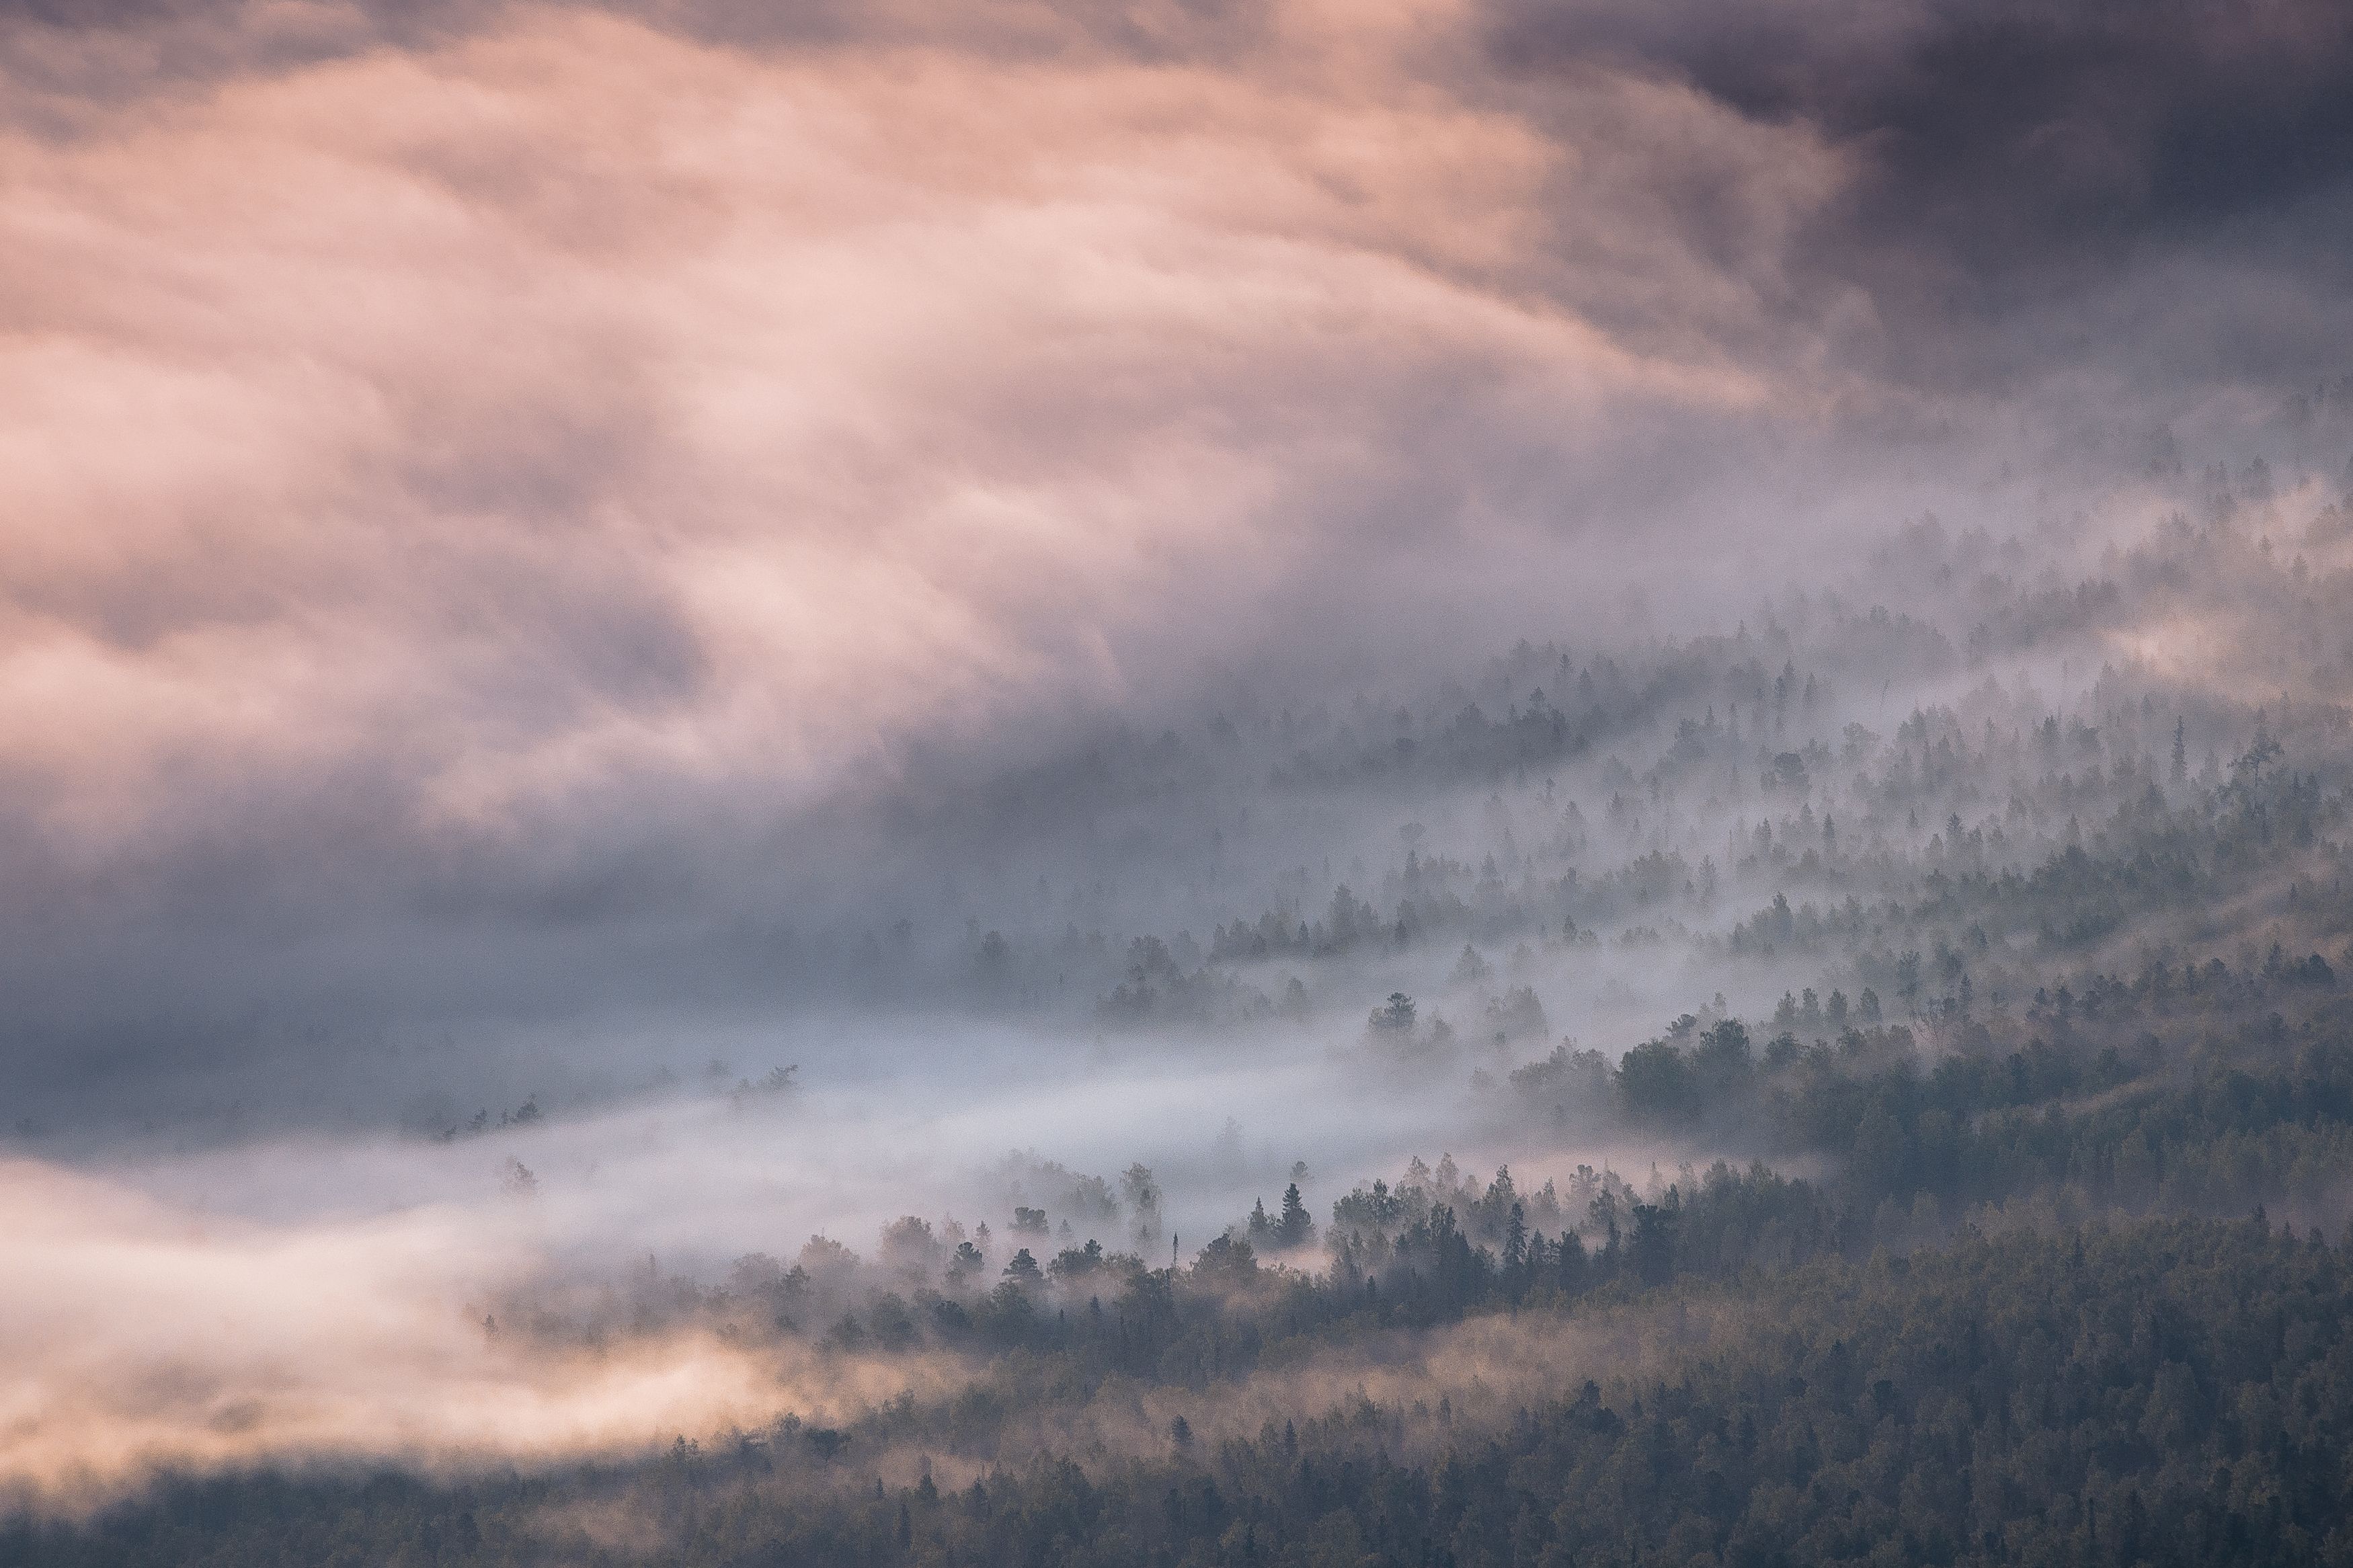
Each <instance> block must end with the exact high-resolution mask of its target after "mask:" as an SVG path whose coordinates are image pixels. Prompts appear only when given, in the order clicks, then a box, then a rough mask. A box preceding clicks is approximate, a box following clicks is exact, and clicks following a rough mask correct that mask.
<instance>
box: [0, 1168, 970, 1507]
mask: <svg viewBox="0 0 2353 1568" xmlns="http://www.w3.org/2000/svg"><path fill="white" fill-rule="evenodd" d="M313 1174H319V1173H313ZM0 1204H5V1211H6V1225H7V1230H8V1234H9V1237H10V1283H9V1289H8V1292H7V1295H6V1299H5V1303H0V1344H4V1345H5V1348H6V1352H7V1354H8V1355H9V1357H10V1361H11V1364H12V1366H13V1367H15V1368H16V1371H15V1372H13V1373H11V1376H10V1379H9V1383H8V1387H7V1389H6V1391H5V1394H0V1489H5V1490H6V1491H7V1492H8V1493H9V1494H11V1495H12V1496H13V1497H14V1498H15V1500H18V1501H24V1502H32V1503H37V1504H39V1505H42V1506H76V1505H78V1504H79V1503H81V1502H84V1501H88V1500H97V1499H102V1498H104V1497H106V1496H108V1495H110V1494H111V1493H113V1492H115V1491H117V1490H118V1489H121V1488H122V1487H124V1486H126V1485H129V1484H133V1483H136V1482H137V1481H139V1480H141V1479H144V1478H146V1477H148V1476H151V1475H153V1474H154V1473H156V1472H159V1471H167V1470H184V1469H188V1468H216V1467H232V1468H235V1467H246V1466H251V1465H256V1464H260V1463H265V1462H270V1461H287V1460H290V1461H295V1462H304V1463H307V1462H312V1461H322V1462H334V1461H342V1460H348V1461H375V1460H402V1461H407V1462H414V1463H419V1464H423V1465H427V1466H432V1467H439V1466H443V1465H448V1464H456V1463H461V1462H479V1461H484V1460H501V1459H526V1460H528V1459H540V1458H563V1457H585V1456H590V1455H617V1454H623V1453H628V1452H634V1451H638V1450H642V1449H646V1448H649V1447H653V1446H655V1445H658V1444H659V1443H660V1442H663V1441H666V1440H668V1439H670V1438H671V1437H673V1436H676V1435H677V1434H678V1433H679V1432H681V1431H704V1430H711V1429H714V1428H716V1427H717V1426H721V1425H723V1424H724V1423H726V1422H728V1421H730V1420H736V1419H741V1420H747V1421H765V1420H770V1419H773V1418H774V1416H775V1415H776V1412H777V1411H778V1410H779V1409H786V1408H796V1407H797V1408H802V1409H806V1410H807V1411H809V1412H811V1413H812V1414H816V1415H823V1414H825V1413H828V1412H837V1411H841V1410H845V1409H852V1408H858V1407H862V1405H864V1404H867V1403H871V1401H873V1400H875V1399H879V1398H884V1397H888V1396H890V1395H891V1394H892V1393H894V1392H896V1391H897V1390H898V1389H900V1388H902V1387H904V1386H906V1385H907V1384H908V1382H909V1381H910V1380H915V1381H922V1380H923V1379H924V1378H926V1377H927V1376H929V1375H930V1374H929V1373H928V1372H927V1370H926V1369H925V1368H924V1367H923V1365H921V1364H919V1363H905V1364H903V1365H901V1366H899V1367H896V1368H894V1369H892V1370H891V1371H889V1372H888V1373H880V1374H879V1375H878V1374H877V1373H875V1372H874V1370H873V1369H871V1368H865V1367H860V1366H859V1365H857V1364H854V1363H848V1362H844V1361H841V1360H840V1359H839V1358H835V1359H834V1360H832V1361H828V1363H826V1364H825V1365H824V1366H822V1367H819V1366H818V1365H817V1364H816V1363H815V1362H814V1360H813V1359H810V1358H807V1357H804V1358H802V1359H800V1360H799V1361H795V1360H794V1359H793V1358H792V1354H791V1351H790V1348H789V1347H785V1348H783V1349H778V1348H776V1347H770V1348H768V1349H767V1350H766V1351H765V1352H762V1353H759V1354H753V1353H747V1352H744V1351H743V1350H740V1349H738V1348H734V1347H731V1346H729V1345H727V1344H725V1343H723V1342H720V1341H719V1340H717V1339H715V1338H712V1337H711V1336H710V1335H708V1334H705V1333H700V1332H684V1333H680V1334H676V1335H655V1336H641V1337H638V1338H635V1339H630V1340H627V1341H622V1342H614V1343H611V1344H607V1345H604V1346H598V1347H576V1346H574V1347H556V1346H550V1345H547V1344H544V1343H542V1342H534V1341H533V1340H531V1339H529V1338H528V1337H527V1336H525V1335H522V1334H521V1333H510V1332H502V1331H501V1329H500V1327H499V1325H498V1323H497V1321H496V1318H495V1312H494V1310H491V1309H490V1308H489V1307H486V1305H485V1303H490V1302H494V1301H495V1300H497V1299H498V1298H499V1297H500V1296H501V1294H502V1293H503V1292H506V1291H508V1290H511V1289H512V1288H513V1287H514V1286H516V1285H517V1284H518V1283H519V1282H520V1281H522V1280H523V1279H527V1278H529V1277H530V1276H531V1274H532V1273H533V1270H534V1269H535V1268H537V1267H539V1264H540V1257H539V1254H538V1252H537V1250H536V1248H535V1247H534V1245H533V1237H532V1236H531V1231H530V1227H529V1226H528V1225H525V1224H521V1223H518V1222H517V1220H516V1218H515V1216H513V1215H512V1214H501V1213H498V1212H495V1211H483V1210H476V1211H471V1212H468V1211H462V1210H459V1209H457V1208H454V1207H450V1206H443V1205H437V1206H430V1207H414V1208H408V1209H405V1210H401V1211H398V1212H392V1213H386V1214H384V1215H376V1216H374V1217H370V1218H366V1219H353V1220H347V1221H344V1222H342V1223H313V1224H278V1225H265V1224H257V1223H254V1222H251V1221H248V1220H246V1219H243V1218H241V1217H238V1216H235V1215H227V1214H224V1213H222V1212H220V1211H219V1210H218V1209H217V1208H201V1209H200V1208H195V1207H191V1206H183V1205H167V1204H164V1203H162V1202H158V1201H156V1200H154V1199H152V1198H149V1197H147V1196H145V1195H143V1194H138V1193H136V1192H135V1191H132V1190H131V1189H129V1188H127V1187H126V1186H124V1185H121V1184H116V1183H112V1182H109V1181H105V1180H101V1179H99V1178H95V1177H90V1176H85V1175H80V1174H76V1173H66V1172H62V1171H59V1170H58V1169H56V1168H53V1167H46V1166H40V1165H35V1164H31V1163H26V1162H21V1161H16V1162H10V1163H8V1164H7V1165H6V1166H5V1168H0Z"/></svg>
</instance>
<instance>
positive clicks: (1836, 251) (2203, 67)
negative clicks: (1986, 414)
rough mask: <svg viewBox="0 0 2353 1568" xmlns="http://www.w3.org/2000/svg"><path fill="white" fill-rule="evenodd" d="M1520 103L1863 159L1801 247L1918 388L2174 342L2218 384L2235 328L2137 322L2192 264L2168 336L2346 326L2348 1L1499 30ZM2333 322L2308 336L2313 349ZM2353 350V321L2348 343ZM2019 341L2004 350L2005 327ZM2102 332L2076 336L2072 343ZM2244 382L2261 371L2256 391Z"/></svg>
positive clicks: (2351, 128) (1534, 15)
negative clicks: (1621, 115) (2288, 298)
mask: <svg viewBox="0 0 2353 1568" xmlns="http://www.w3.org/2000/svg"><path fill="white" fill-rule="evenodd" d="M1490 17H1491V26H1492V29H1493V30H1492V33H1491V35H1490V40H1489V49H1490V58H1492V60H1493V63H1494V65H1495V68H1496V69H1497V71H1498V72H1499V73H1500V75H1501V76H1502V77H1503V78H1504V79H1510V80H1516V81H1520V82H1524V83H1525V82H1538V83H1540V82H1542V81H1544V80H1545V79H1548V78H1558V77H1563V76H1567V77H1570V78H1573V77H1574V76H1575V74H1576V73H1577V72H1578V71H1580V70H1584V69H1588V68H1591V67H1593V66H1594V65H1595V64H1597V63H1606V64H1614V65H1618V66H1621V67H1624V68H1633V69H1639V70H1644V71H1650V72H1654V73H1657V74H1658V75H1660V76H1661V77H1662V78H1664V79H1672V80H1677V81H1682V82H1686V83H1689V84H1690V85H1691V86H1692V87H1694V89H1697V90H1699V91H1701V92H1704V93H1705V94H1706V95H1708V96H1709V97H1710V98H1711V99H1713V100H1715V101H1717V102H1720V103H1723V104H1725V106H1727V107H1728V108H1730V109H1731V110H1736V112H1738V113H1739V114H1741V115H1743V116H1746V117H1750V118H1753V119H1755V120H1757V121H1762V122H1767V123H1796V124H1804V125H1809V126H1813V127H1816V128H1818V129H1819V130H1820V132H1821V133H1822V134H1823V135H1824V136H1825V137H1826V138H1827V139H1828V140H1829V141H1830V142H1831V143H1832V144H1833V145H1835V146H1838V147H1840V148H1841V149H1846V150H1849V151H1851V152H1852V153H1853V154H1854V155H1855V157H1856V160H1857V164H1856V168H1857V174H1856V178H1855V179H1854V181H1853V182H1852V184H1851V185H1849V186H1848V187H1847V188H1846V189H1845V190H1844V191H1843V192H1842V193H1841V197H1840V199H1839V200H1838V201H1836V202H1834V203H1831V204H1828V205H1826V206H1825V207H1824V208H1823V209H1822V210H1821V211H1820V213H1818V214H1816V215H1814V216H1813V218H1812V219H1811V221H1810V226H1809V228H1808V232H1807V234H1806V235H1805V237H1804V238H1803V242H1802V244H1801V245H1800V247H1799V255H1800V256H1801V257H1802V258H1803V263H1804V266H1805V267H1806V268H1808V269H1810V271H1812V272H1814V273H1816V274H1818V275H1819V276H1818V278H1817V279H1816V280H1815V287H1814V288H1813V289H1811V290H1810V291H1808V292H1806V293H1805V294H1804V295H1803V296H1802V299H1801V301H1800V306H1799V308H1801V309H1802V308H1806V307H1807V306H1809V305H1819V304H1820V302H1821V301H1822V300H1824V299H1825V298H1826V297H1827V294H1828V292H1829V290H1830V289H1831V288H1833V287H1834V286H1835V285H1837V284H1841V283H1852V284H1854V285H1857V286H1860V287H1862V288H1863V289H1867V290H1868V291H1869V293H1870V295H1871V297H1872V299H1873V300H1874V302H1875V303H1876V304H1877V306H1878V308H1879V310H1881V312H1882V314H1883V321H1884V326H1885V334H1884V336H1883V338H1882V339H1880V340H1879V341H1877V342H1873V343H1869V344H1860V345H1857V346H1861V347H1864V348H1867V349H1870V350H1873V351H1875V352H1873V353H1870V356H1869V357H1870V360H1871V362H1872V363H1873V364H1874V365H1875V366H1877V367H1880V368H1882V369H1883V370H1884V371H1886V372H1888V373H1891V374H1895V375H1898V376H1906V377H1914V378H1926V379H1931V380H1933V379H1936V378H1937V377H1940V376H1947V375H1957V376H1959V378H1960V379H1961V380H1962V381H1963V382H1965V383H1970V384H1984V383H1985V382H1986V381H1987V379H1988V378H1992V379H1993V380H1995V381H1997V382H2003V383H2007V384H2010V385H2011V386H2013V387H2014V386H2015V385H2016V384H2017V383H2018V381H2019V379H2020V378H2021V377H2026V378H2031V377H2032V376H2033V375H2035V374H2038V373H2040V372H2042V371H2044V370H2046V369H2048V368H2050V363H2051V362H2052V360H2054V359H2059V358H2061V357H2063V356H2066V355H2069V354H2082V355H2091V356H2098V355H2102V354H2104V353H2113V352H2115V350H2116V348H2117V347H2118V345H2117V344H2116V342H2114V341H2113V340H2109V341H2106V342H2104V341H2103V338H2104V337H2105V334H2107V333H2110V332H2114V333H2116V334H2117V335H2119V336H2121V335H2124V334H2126V333H2128V332H2137V333H2141V334H2146V333H2147V332H2148V331H2150V330H2151V329H2152V328H2155V329H2156V330H2157V331H2159V332H2160V334H2161V335H2162V336H2164V337H2165V338H2166V339H2167V340H2168V342H2170V343H2173V344H2176V345H2178V346H2179V350H2180V352H2179V353H2177V354H2176V355H2174V356H2173V358H2172V360H2171V362H2170V363H2168V364H2166V365H2165V366H2164V367H2163V369H2164V370H2165V371H2166V373H2168V374H2171V375H2174V376H2181V375H2185V374H2187V375H2196V374H2200V372H2201V371H2209V370H2211V369H2213V368H2217V367H2215V366H2214V365H2213V362H2212V361H2211V360H2207V359H2203V358H2201V357H2200V356H2201V355H2205V354H2207V353H2211V351H2212V350H2213V349H2214V348H2215V347H2216V346H2217V342H2216V340H2217V339H2218V338H2220V337H2221V336H2222V335H2224V333H2223V332H2222V331H2217V332H2216V333H2214V334H2211V335H2210V334H2207V333H2204V332H2200V331H2195V330H2190V331H2181V330H2180V329H2179V327H2177V326H2176V325H2175V324H2174V323H2172V322H2163V323H2158V322H2153V321H2150V320H2149V319H2148V315H2147V313H2135V312H2130V311H2118V310H2114V309H2113V307H2114V306H2115V304H2116V300H2117V299H2118V297H2119V296H2126V295H2129V294H2130V293H2131V290H2132V287H2133V284H2134V282H2135V280H2136V279H2138V278H2140V277H2142V276H2144V275H2146V274H2147V272H2149V271H2150V270H2151V269H2155V268H2163V267H2165V266H2167V265H2168V264H2169V263H2173V262H2178V261H2179V260H2180V259H2182V258H2190V259H2192V260H2194V261H2196V262H2198V263H2199V264H2200V265H2201V266H2202V267H2203V268H2206V271H2205V273H2204V276H2203V282H2202V286H2200V285H2194V284H2188V283H2186V282H2184V281H2179V280H2177V282H2176V284H2175V288H2174V289H2173V290H2170V291H2169V294H2170V295H2171V297H2170V298H2168V301H2167V303H2166V307H2165V308H2166V310H2167V311H2168V313H2174V312H2179V311H2183V310H2192V311H2196V312H2200V313H2202V314H2205V315H2208V316H2210V317H2211V318H2212V319H2214V320H2215V321H2217V322H2218V323H2222V322H2228V323H2231V324H2232V326H2249V327H2253V329H2254V330H2256V331H2261V330H2262V328H2261V325H2260V323H2258V322H2256V321H2253V319H2252V318H2253V316H2254V315H2255V314H2257V313H2259V311H2260V310H2261V307H2262V305H2263V301H2262V300H2260V299H2258V298H2254V297H2253V296H2257V295H2260V294H2262V293H2264V292H2275V291H2278V290H2294V291H2298V292H2302V293H2304V294H2306V296H2307V297H2308V300H2309V303H2310V308H2311V309H2312V310H2327V309H2331V308H2333V307H2334V306H2335V305H2336V304H2337V300H2338V299H2339V298H2340V297H2341V295H2342V291H2343V289H2344V285H2345V282H2346V280H2347V273H2346V266H2347V262H2346V258H2347V256H2348V252H2349V251H2353V247H2348V243H2347V242H2348V238H2353V232H2348V221H2353V220H2348V213H2353V203H2348V200H2347V195H2348V170H2353V14H2348V12H2347V11H2346V10H2345V8H2344V7H2342V6H2340V5H2331V4H2327V3H2325V0H2295V3H2288V4H2282V5H2261V6H2213V5H2196V4H2188V3H2181V4H2162V5H2122V4H2095V5H2066V6H2042V5H2013V4H2008V3H2001V0H1995V3H1983V0H1968V3H1959V4H1940V5H1927V4H1915V5H1889V6H1868V7H1838V6H1825V5H1811V4H1777V5H1761V6H1743V7H1736V8H1734V9H1731V10H1726V9H1725V8H1723V7H1718V6H1704V5H1656V6H1653V5H1641V6H1635V5H1533V4H1520V3H1518V0H1498V3H1497V4H1495V5H1493V6H1491V7H1490ZM2310 324H2312V323H2311V322H2310V321H2307V325H2310ZM2336 324H2337V325H2339V326H2341V324H2342V323H2341V321H2339V322H2337V323H2336ZM2011 326H2017V327H2021V329H2022V330H2021V331H2016V332H2015V333H2003V334H2001V335H2000V336H1999V337H1998V339H1997V340H1995V341H1994V342H1989V341H1988V339H1987V338H1986V337H1985V336H1984V333H1985V331H1986V330H1987V329H1988V328H1989V327H1994V328H2004V327H2011ZM2071 326H2079V327H2083V328H2086V329H2089V330H2087V331H2083V332H2080V333H2077V332H2071V331H2068V328H2069V327H2071ZM2264 335H2265V338H2266V344H2265V346H2266V349H2267V350H2274V351H2285V352H2284V353H2271V354H2269V355H2268V356H2267V357H2265V358H2264V359H2263V362H2262V363H2263V364H2266V365H2269V366H2271V367H2273V368H2274V369H2275V370H2277V371H2279V372H2282V373H2284V374H2289V375H2292V376H2297V377H2300V376H2302V375H2303V374H2306V372H2307V371H2309V370H2313V369H2316V368H2319V367H2320V366H2321V364H2322V363H2324V362H2323V359H2322V356H2324V355H2325V354H2326V353H2327V352H2329V351H2328V348H2327V342H2326V340H2323V341H2319V342H2316V341H2313V340H2312V337H2311V335H2310V334H2309V333H2306V343H2305V344H2304V345H2303V347H2302V350H2301V352H2298V347H2297V345H2296V344H2295V343H2292V342H2285V341H2282V340H2280V339H2278V338H2277V337H2276V335H2275V334H2269V333H2266V334H2264ZM2244 368H2247V369H2252V368H2253V366H2247V367H2244Z"/></svg>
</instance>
